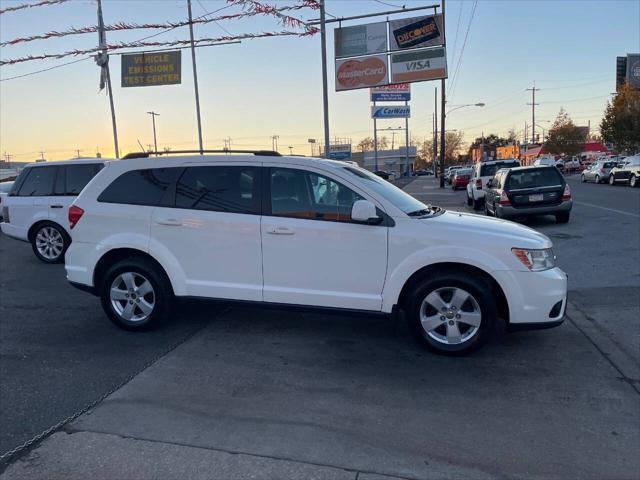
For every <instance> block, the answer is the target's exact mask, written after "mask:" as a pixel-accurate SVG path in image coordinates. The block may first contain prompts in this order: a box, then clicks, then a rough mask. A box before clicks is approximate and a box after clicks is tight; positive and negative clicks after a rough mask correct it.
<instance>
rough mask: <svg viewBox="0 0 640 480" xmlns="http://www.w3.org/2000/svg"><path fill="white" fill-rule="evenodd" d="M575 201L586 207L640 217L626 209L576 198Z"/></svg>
mask: <svg viewBox="0 0 640 480" xmlns="http://www.w3.org/2000/svg"><path fill="white" fill-rule="evenodd" d="M573 203H577V204H578V205H584V206H585V207H593V208H599V209H601V210H607V211H609V212H615V213H620V214H621V215H630V216H632V217H636V218H640V215H638V214H637V213H631V212H625V211H624V210H616V209H615V208H607V207H603V206H601V205H594V204H593V203H585V202H578V201H575V200H574V201H573Z"/></svg>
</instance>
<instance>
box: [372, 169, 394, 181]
mask: <svg viewBox="0 0 640 480" xmlns="http://www.w3.org/2000/svg"><path fill="white" fill-rule="evenodd" d="M373 173H374V174H375V175H377V176H379V177H380V178H384V179H385V180H389V178H390V175H389V173H388V172H385V171H384V170H374V171H373Z"/></svg>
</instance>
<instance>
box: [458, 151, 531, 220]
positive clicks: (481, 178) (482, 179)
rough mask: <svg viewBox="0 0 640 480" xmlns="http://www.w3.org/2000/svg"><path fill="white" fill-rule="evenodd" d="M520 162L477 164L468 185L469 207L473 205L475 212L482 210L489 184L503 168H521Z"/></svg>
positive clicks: (497, 161) (499, 161) (509, 160)
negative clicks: (485, 189)
mask: <svg viewBox="0 0 640 480" xmlns="http://www.w3.org/2000/svg"><path fill="white" fill-rule="evenodd" d="M519 166H520V162H519V161H518V160H514V159H505V160H493V161H490V162H480V163H476V164H475V165H474V166H473V167H472V168H473V170H472V172H471V178H470V179H469V184H468V185H467V205H473V209H474V210H480V208H481V207H482V202H483V201H484V190H483V188H484V187H486V185H487V182H488V181H489V179H490V178H492V177H493V176H494V175H495V173H496V172H497V171H498V170H500V169H501V168H512V167H519Z"/></svg>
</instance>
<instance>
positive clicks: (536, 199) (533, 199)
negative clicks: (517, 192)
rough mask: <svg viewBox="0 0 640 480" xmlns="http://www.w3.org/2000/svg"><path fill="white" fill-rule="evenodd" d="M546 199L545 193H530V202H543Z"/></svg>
mask: <svg viewBox="0 0 640 480" xmlns="http://www.w3.org/2000/svg"><path fill="white" fill-rule="evenodd" d="M543 199H544V195H543V194H541V193H537V194H535V195H529V201H530V202H541V201H542V200H543Z"/></svg>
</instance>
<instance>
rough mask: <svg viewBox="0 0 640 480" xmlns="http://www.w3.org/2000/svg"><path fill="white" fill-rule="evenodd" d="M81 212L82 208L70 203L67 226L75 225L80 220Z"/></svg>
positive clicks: (82, 211)
mask: <svg viewBox="0 0 640 480" xmlns="http://www.w3.org/2000/svg"><path fill="white" fill-rule="evenodd" d="M83 214H84V210H83V209H81V208H80V207H76V206H75V205H71V206H70V207H69V228H73V227H75V226H76V223H78V221H80V219H81V218H82V215H83Z"/></svg>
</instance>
